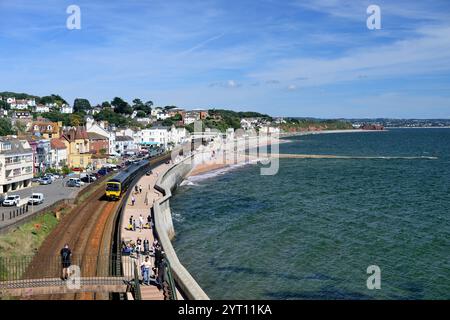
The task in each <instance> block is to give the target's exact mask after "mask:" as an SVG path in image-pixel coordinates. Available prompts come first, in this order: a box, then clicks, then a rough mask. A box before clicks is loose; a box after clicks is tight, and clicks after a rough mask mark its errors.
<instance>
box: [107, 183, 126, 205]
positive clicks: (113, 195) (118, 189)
mask: <svg viewBox="0 0 450 320" xmlns="http://www.w3.org/2000/svg"><path fill="white" fill-rule="evenodd" d="M121 194H122V186H121V183H120V182H118V181H111V180H110V181H108V182H107V183H106V191H105V196H106V198H107V199H110V200H118V199H120V195H121Z"/></svg>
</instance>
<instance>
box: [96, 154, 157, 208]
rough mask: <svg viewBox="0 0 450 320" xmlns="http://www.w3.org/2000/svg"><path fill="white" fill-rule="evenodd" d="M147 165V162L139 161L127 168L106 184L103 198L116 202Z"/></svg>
mask: <svg viewBox="0 0 450 320" xmlns="http://www.w3.org/2000/svg"><path fill="white" fill-rule="evenodd" d="M148 165H149V161H148V160H141V161H139V162H138V163H134V164H132V165H130V166H128V167H127V168H126V169H125V170H123V171H121V172H119V173H118V174H116V175H115V176H114V177H113V178H112V179H110V180H109V181H108V182H107V183H106V190H105V196H106V198H107V199H110V200H118V199H120V197H121V196H122V194H123V193H124V192H126V191H127V189H128V187H129V186H130V184H131V183H132V182H133V180H134V179H135V178H136V176H137V175H138V174H139V172H140V171H141V170H142V169H143V168H145V167H147V166H148Z"/></svg>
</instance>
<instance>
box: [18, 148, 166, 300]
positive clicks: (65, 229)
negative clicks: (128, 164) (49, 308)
mask: <svg viewBox="0 0 450 320" xmlns="http://www.w3.org/2000/svg"><path fill="white" fill-rule="evenodd" d="M169 158H170V155H168V154H167V155H163V156H159V157H156V158H154V159H151V160H150V162H149V165H150V166H149V167H147V168H151V167H153V166H155V165H156V164H159V163H161V162H162V161H166V160H168V159H169ZM142 174H143V172H142ZM139 176H140V175H138V176H137V177H139ZM105 184H106V182H105V181H103V182H101V183H99V185H98V187H97V188H96V189H95V190H94V191H93V192H92V194H90V195H89V196H88V197H87V199H85V200H84V201H83V202H82V203H80V204H78V205H76V206H75V207H73V208H72V209H71V210H70V212H69V213H67V214H66V215H65V216H64V217H63V218H62V220H61V221H60V223H59V224H58V226H57V227H56V228H55V229H54V230H53V231H52V232H51V233H50V235H49V236H48V237H47V239H46V240H45V241H44V243H43V244H42V245H41V247H40V248H39V251H38V252H37V254H36V255H35V256H34V258H33V260H32V262H31V263H30V265H29V267H28V269H27V271H26V273H25V275H24V278H25V279H33V278H34V279H35V278H45V277H55V278H57V277H60V276H61V275H60V272H61V269H60V267H59V266H60V261H59V252H60V250H61V248H63V246H64V245H65V244H66V243H67V244H69V247H70V249H71V250H72V255H73V258H72V264H73V265H78V266H79V267H80V269H81V275H82V276H83V277H96V276H98V277H105V276H108V272H109V266H110V253H111V244H112V240H113V236H114V232H115V230H114V229H115V228H114V225H113V224H114V217H115V215H116V213H117V211H118V210H119V208H120V206H121V205H122V203H123V201H126V195H124V196H123V197H122V198H121V199H120V200H119V201H107V200H106V199H105V197H104V194H105ZM130 188H131V187H130ZM34 298H35V299H45V300H47V299H49V300H59V299H62V300H106V299H109V294H104V293H103V294H102V293H80V294H65V295H51V296H48V295H47V296H34Z"/></svg>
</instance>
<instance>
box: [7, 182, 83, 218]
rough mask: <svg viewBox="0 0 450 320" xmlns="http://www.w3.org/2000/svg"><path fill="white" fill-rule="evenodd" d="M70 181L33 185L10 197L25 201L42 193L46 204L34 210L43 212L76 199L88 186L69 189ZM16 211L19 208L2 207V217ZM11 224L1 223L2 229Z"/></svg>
mask: <svg viewBox="0 0 450 320" xmlns="http://www.w3.org/2000/svg"><path fill="white" fill-rule="evenodd" d="M68 180H69V178H68V177H66V178H64V179H62V178H60V179H57V180H55V181H54V182H53V183H52V184H48V185H38V184H34V183H33V186H32V187H30V188H26V189H22V190H18V191H12V192H8V195H9V196H10V195H19V196H20V199H24V198H27V197H30V196H31V194H32V193H34V192H36V193H42V194H44V202H43V203H42V204H39V205H36V206H35V207H34V210H41V209H42V208H45V207H48V206H50V205H52V204H54V203H55V202H57V201H59V200H61V199H70V198H75V197H76V195H77V193H78V192H79V191H80V190H82V189H83V188H85V187H86V186H87V185H88V184H87V183H86V184H85V185H84V186H83V187H81V188H76V187H67V186H66V183H67V181H68ZM15 209H17V207H3V206H0V215H1V214H2V213H5V214H9V212H10V211H12V210H15ZM11 222H12V221H5V222H3V223H2V222H0V227H1V226H3V225H8V224H9V223H11Z"/></svg>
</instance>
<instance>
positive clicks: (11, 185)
mask: <svg viewBox="0 0 450 320" xmlns="http://www.w3.org/2000/svg"><path fill="white" fill-rule="evenodd" d="M32 178H33V150H32V149H31V147H30V144H29V143H28V142H27V141H26V140H19V139H17V138H9V137H0V192H3V193H4V192H11V191H15V190H19V189H23V188H26V187H29V186H31V179H32Z"/></svg>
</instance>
